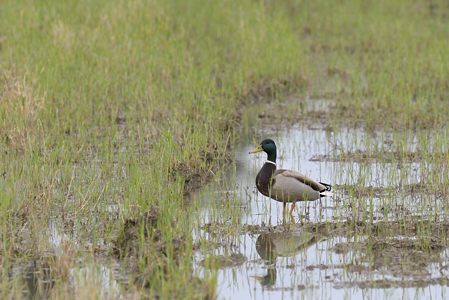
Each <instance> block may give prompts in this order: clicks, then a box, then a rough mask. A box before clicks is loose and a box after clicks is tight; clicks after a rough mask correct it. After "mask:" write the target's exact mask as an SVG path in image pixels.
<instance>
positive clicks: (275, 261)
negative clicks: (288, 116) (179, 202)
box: [193, 125, 449, 299]
mask: <svg viewBox="0 0 449 300" xmlns="http://www.w3.org/2000/svg"><path fill="white" fill-rule="evenodd" d="M258 134H259V136H260V138H259V139H260V140H262V139H263V138H273V139H274V140H275V141H276V143H277V145H278V168H287V169H293V170H298V171H301V172H302V173H304V174H306V175H308V176H309V177H311V178H313V179H317V180H319V181H323V182H328V183H331V184H333V193H332V195H330V196H328V197H325V198H322V199H321V200H318V201H315V202H302V203H299V205H298V204H297V208H296V210H295V213H294V217H295V219H294V220H287V223H286V224H282V203H278V202H276V201H273V200H270V199H267V198H266V197H264V196H262V195H261V194H260V193H258V192H257V190H256V187H255V182H254V181H255V177H256V174H257V172H258V170H259V168H260V167H261V166H262V164H263V163H264V161H265V160H266V154H265V153H262V154H259V155H258V156H250V155H248V151H249V150H250V149H251V148H253V147H254V146H255V145H257V144H258V142H259V140H252V141H242V142H241V144H240V145H239V146H238V147H236V149H235V153H234V155H235V165H233V166H232V167H231V168H230V169H229V170H228V171H226V172H224V173H223V174H221V175H219V176H217V179H216V181H215V182H213V183H211V184H210V185H208V186H207V187H206V188H204V189H203V190H202V191H201V192H200V193H199V194H197V195H196V196H195V200H196V201H201V207H202V208H201V210H200V211H199V212H198V222H200V226H199V227H200V228H201V230H198V231H195V232H194V233H193V234H194V237H195V240H196V242H197V243H198V244H199V245H201V247H200V249H201V250H198V251H196V254H195V272H196V273H198V274H199V275H200V276H201V275H204V274H205V273H207V272H213V270H216V269H217V268H218V271H217V272H218V273H217V282H218V290H217V294H218V298H219V299H291V298H294V299H314V298H316V299H331V298H332V299H350V298H353V299H359V298H364V299H398V298H401V299H418V298H419V299H424V298H425V299H440V298H446V297H448V296H449V295H448V292H449V289H448V284H449V280H448V278H449V277H448V274H449V265H448V264H447V261H448V255H449V252H448V248H447V246H448V242H447V232H448V229H449V222H448V218H447V216H448V205H447V204H446V202H447V196H445V195H447V193H446V187H441V186H436V185H432V183H431V178H434V177H432V176H438V175H435V168H437V169H438V170H439V171H438V172H441V174H445V173H446V172H445V171H444V170H445V169H447V164H441V165H439V166H437V167H436V166H432V160H429V159H428V157H427V156H428V155H435V152H437V150H435V151H433V152H432V149H430V150H429V148H432V147H437V146H435V145H437V144H438V143H433V144H432V145H433V146H429V145H427V143H428V141H429V139H431V137H429V135H430V133H429V132H414V133H410V134H408V133H385V134H371V133H370V134H368V133H366V132H364V131H363V130H359V129H342V130H340V131H338V132H333V131H330V130H326V129H325V128H324V127H323V126H320V125H317V126H310V125H309V126H306V125H304V126H294V127H292V128H290V129H288V130H282V131H276V130H274V129H270V128H265V129H264V130H263V131H260V132H258ZM423 140H425V141H427V142H425V143H426V144H423V142H422V141H423ZM429 144H431V143H429ZM424 148H426V149H427V150H426V151H423V149H424ZM439 150H444V147H443V146H442V147H440V149H439ZM428 151H430V152H428ZM429 153H433V154H429ZM442 155H443V154H442ZM384 157H387V158H388V157H390V158H391V159H384ZM423 157H424V158H423ZM424 160H425V161H424ZM439 161H441V160H439Z"/></svg>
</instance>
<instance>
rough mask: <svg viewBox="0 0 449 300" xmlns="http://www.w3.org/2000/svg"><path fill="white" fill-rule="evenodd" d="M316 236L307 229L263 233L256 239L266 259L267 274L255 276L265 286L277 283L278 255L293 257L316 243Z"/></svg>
mask: <svg viewBox="0 0 449 300" xmlns="http://www.w3.org/2000/svg"><path fill="white" fill-rule="evenodd" d="M315 241H316V237H315V235H314V234H313V233H310V232H307V231H285V232H269V233H262V234H260V235H259V236H258V237H257V240H256V251H257V253H258V254H259V256H260V257H261V258H262V259H263V260H264V261H265V265H266V266H267V274H265V275H264V276H254V278H255V279H256V280H257V281H259V282H260V284H261V285H262V286H264V287H271V286H273V285H274V284H275V283H276V261H277V258H278V257H293V256H295V255H297V254H298V252H299V251H301V250H304V249H306V248H307V247H309V246H311V245H312V244H314V243H315Z"/></svg>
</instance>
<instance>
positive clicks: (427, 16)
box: [0, 0, 449, 298]
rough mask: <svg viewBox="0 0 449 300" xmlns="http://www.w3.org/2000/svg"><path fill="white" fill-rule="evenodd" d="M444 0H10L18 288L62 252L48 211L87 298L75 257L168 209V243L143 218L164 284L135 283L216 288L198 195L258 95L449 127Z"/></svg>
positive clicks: (5, 280)
mask: <svg viewBox="0 0 449 300" xmlns="http://www.w3.org/2000/svg"><path fill="white" fill-rule="evenodd" d="M432 3H434V4H432V5H434V6H436V7H437V9H434V8H432V7H434V6H431V5H430V4H429V3H428V2H426V1H419V2H415V1H395V2H391V1H377V2H373V3H367V2H364V1H355V0H352V1H350V0H348V1H341V2H339V3H336V2H335V3H329V1H313V2H307V1H293V0H291V1H286V2H282V3H280V2H275V1H271V2H270V1H249V0H245V1H199V0H194V1H188V2H186V1H176V0H172V1H160V0H154V1H143V0H142V1H138V0H136V1H100V0H99V1H70V2H68V1H47V2H36V1H3V3H2V5H1V10H0V76H1V77H0V78H1V80H0V150H1V152H0V156H1V157H0V159H1V161H2V165H1V167H0V175H1V176H0V220H1V221H0V228H1V229H0V234H1V243H0V246H1V249H2V250H1V253H0V262H1V265H2V268H1V273H0V287H1V289H0V290H1V291H2V292H1V294H0V295H1V296H2V298H3V297H13V296H14V295H20V290H21V288H22V285H23V282H21V280H19V279H17V278H11V277H9V275H8V274H9V272H11V270H12V268H13V266H16V265H23V264H25V263H26V262H27V261H28V260H29V259H31V258H35V257H41V256H44V254H48V253H49V252H52V247H53V246H52V244H51V243H50V242H49V237H50V235H51V232H50V230H49V229H48V228H49V223H50V220H51V221H52V222H53V221H54V222H57V224H59V227H60V228H61V229H60V230H61V232H64V233H65V234H66V235H68V236H69V238H68V239H67V241H66V242H65V243H64V246H63V247H62V248H63V249H64V251H63V252H62V253H56V254H55V258H54V259H52V260H51V261H50V263H49V264H50V266H51V267H52V268H51V269H52V273H51V274H52V276H53V278H54V280H55V287H54V288H53V289H52V297H55V298H56V297H58V296H63V295H65V296H71V295H72V296H73V294H71V289H72V287H71V286H70V280H69V276H68V274H69V271H68V270H70V269H71V268H74V269H76V268H79V267H80V266H79V264H78V263H77V260H76V259H73V258H74V257H84V258H85V259H87V260H89V259H92V258H95V257H97V256H99V255H100V254H101V255H103V256H107V257H111V256H112V250H111V249H112V244H113V241H114V239H115V238H116V237H117V235H118V234H119V232H120V228H121V226H122V225H123V224H124V222H125V220H127V219H129V218H138V217H139V216H140V215H141V214H143V213H144V212H146V211H147V210H149V209H150V208H152V207H157V208H158V209H159V211H160V217H159V218H158V220H157V224H156V229H157V230H158V231H159V232H160V240H159V241H163V242H164V247H166V252H167V253H166V255H161V254H160V251H159V250H160V249H157V246H155V245H153V244H152V243H151V241H148V239H147V237H145V234H144V233H145V230H144V229H143V228H140V235H139V239H138V240H139V241H138V243H137V244H136V248H137V249H138V251H137V254H136V261H137V263H136V268H137V269H135V271H136V272H135V274H130V277H131V278H132V279H131V280H134V277H138V278H137V279H136V282H140V283H141V282H145V283H148V282H149V281H150V283H149V284H148V286H146V287H143V286H142V285H139V284H136V285H133V288H131V292H130V293H131V294H133V295H142V294H147V293H148V290H149V293H150V294H151V293H152V294H154V295H156V294H157V295H160V296H161V298H168V297H169V295H170V296H172V295H175V296H177V297H182V298H195V297H200V298H201V297H203V296H204V295H205V294H213V290H214V287H215V285H216V282H215V279H214V274H213V273H212V274H211V276H210V278H207V279H206V282H205V283H203V284H204V285H206V286H207V287H208V288H207V289H206V290H207V292H205V291H204V290H203V289H201V288H199V287H198V285H194V284H192V283H191V282H192V279H191V277H192V276H191V273H192V266H191V256H192V253H191V252H192V249H191V248H192V247H191V246H192V245H191V244H192V237H191V232H192V230H193V226H195V224H196V222H195V220H194V212H195V211H196V210H197V207H196V206H198V204H197V203H190V204H188V203H186V201H185V199H184V193H185V190H186V188H192V187H197V186H195V185H192V186H190V182H192V180H193V179H192V178H195V175H197V176H198V177H201V178H203V177H204V176H205V174H211V173H212V172H214V170H216V169H217V168H218V167H217V166H220V165H223V164H224V162H225V160H226V151H227V150H228V149H229V148H228V146H229V145H232V142H233V141H234V140H235V138H236V136H238V132H236V131H235V129H236V128H238V127H237V126H238V124H239V122H238V121H239V118H240V112H241V110H242V107H244V106H245V105H249V104H253V105H257V103H258V102H257V100H259V99H260V97H259V96H271V97H275V96H277V95H280V94H282V92H286V91H291V90H293V89H295V90H299V92H300V93H301V94H302V95H303V94H308V95H317V96H323V97H324V96H329V95H330V96H331V97H332V98H333V99H335V100H336V108H335V110H333V111H332V112H331V113H329V116H328V117H329V122H330V124H334V125H335V124H339V123H341V122H342V121H341V120H342V119H343V120H349V119H350V120H359V121H361V122H363V123H364V124H366V126H368V127H371V128H375V127H379V126H386V127H392V126H393V127H396V128H407V129H410V128H415V127H418V128H440V127H442V126H444V125H445V124H446V123H447V115H448V114H449V106H448V105H447V103H446V100H447V99H448V97H449V93H448V91H449V86H448V82H449V80H448V78H449V62H448V56H447V53H449V42H448V40H447V36H448V33H449V27H448V26H446V25H447V18H448V14H449V7H448V6H447V4H446V3H445V1H433V2H432ZM289 109H290V106H289ZM291 110H292V111H293V112H296V113H292V112H290V114H289V116H290V117H291V118H293V119H294V118H295V117H297V116H298V115H299V112H298V108H297V107H291ZM349 117H350V118H349ZM245 120H246V121H245V122H254V120H253V119H251V118H247V119H245ZM186 180H187V181H188V182H187V181H186ZM200 183H201V182H200ZM180 240H181V241H182V243H181V244H182V246H181V250H182V251H181V252H180V253H182V254H179V253H178V252H177V250H176V249H175V248H176V247H175V246H174V245H173V244H176V241H180ZM174 256H176V259H175V258H174ZM61 266H63V267H61ZM58 269H62V270H65V271H61V272H57V271H56V270H58ZM136 274H138V275H136ZM142 278H143V279H142ZM85 291H92V292H94V291H95V285H94V284H93V283H92V287H90V289H89V288H86V290H85ZM128 291H129V290H128ZM95 297H101V295H100V294H97V295H95Z"/></svg>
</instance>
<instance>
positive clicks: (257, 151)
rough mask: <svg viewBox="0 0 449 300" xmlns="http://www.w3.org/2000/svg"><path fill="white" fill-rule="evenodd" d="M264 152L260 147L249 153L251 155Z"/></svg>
mask: <svg viewBox="0 0 449 300" xmlns="http://www.w3.org/2000/svg"><path fill="white" fill-rule="evenodd" d="M262 151H263V149H262V146H260V145H259V146H257V147H256V148H254V149H253V150H251V151H249V154H254V153H259V152H262Z"/></svg>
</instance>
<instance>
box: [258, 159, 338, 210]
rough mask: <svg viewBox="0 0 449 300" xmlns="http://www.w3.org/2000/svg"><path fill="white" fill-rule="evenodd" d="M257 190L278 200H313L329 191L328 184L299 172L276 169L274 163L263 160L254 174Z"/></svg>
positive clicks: (284, 201)
mask: <svg viewBox="0 0 449 300" xmlns="http://www.w3.org/2000/svg"><path fill="white" fill-rule="evenodd" d="M256 186H257V189H258V191H259V192H260V193H261V194H263V195H265V196H267V197H270V198H272V199H274V200H276V201H279V202H283V203H286V202H296V201H314V200H317V199H319V198H320V197H323V196H324V195H323V194H322V193H323V192H325V191H330V185H328V184H324V183H321V182H316V181H314V180H312V179H310V178H308V177H307V176H304V175H302V174H301V173H298V172H295V171H290V170H285V169H276V164H275V163H274V162H271V161H267V162H265V164H264V165H263V166H262V168H261V169H260V171H259V173H258V174H257V176H256Z"/></svg>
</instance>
